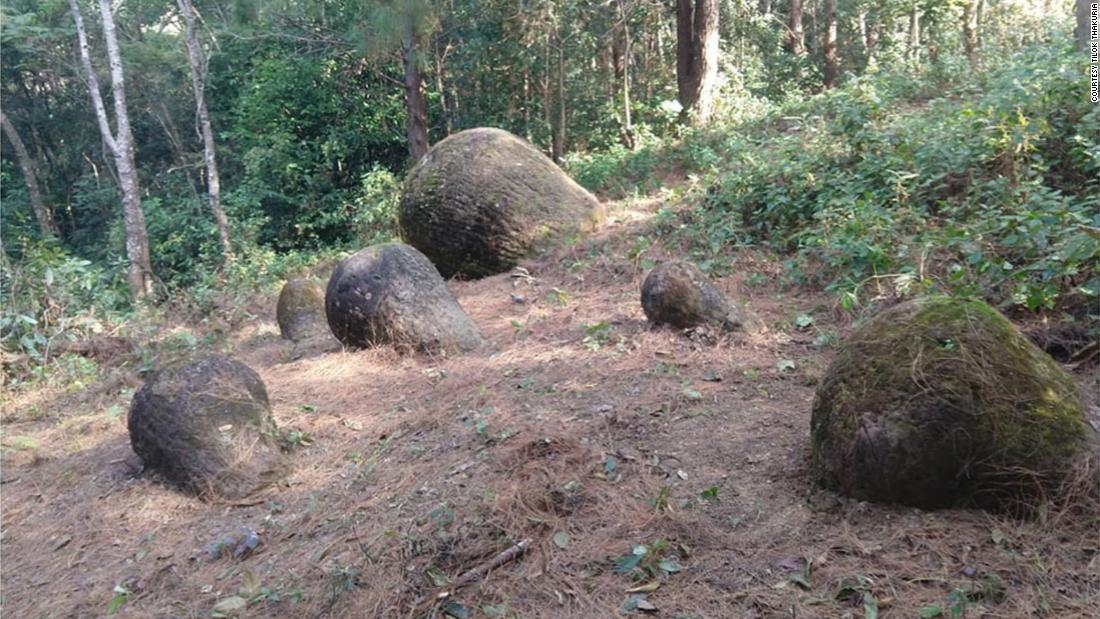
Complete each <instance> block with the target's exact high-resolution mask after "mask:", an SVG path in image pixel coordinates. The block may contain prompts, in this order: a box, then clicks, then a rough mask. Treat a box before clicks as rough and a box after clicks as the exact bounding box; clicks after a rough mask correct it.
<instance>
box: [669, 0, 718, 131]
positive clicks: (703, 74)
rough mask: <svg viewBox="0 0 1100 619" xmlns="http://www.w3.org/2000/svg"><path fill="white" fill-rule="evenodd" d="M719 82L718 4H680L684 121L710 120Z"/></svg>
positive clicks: (689, 0) (702, 0)
mask: <svg viewBox="0 0 1100 619" xmlns="http://www.w3.org/2000/svg"><path fill="white" fill-rule="evenodd" d="M717 78H718V0H677V3H676V86H677V92H678V95H679V97H678V98H679V99H680V107H681V110H682V111H681V120H682V121H683V120H687V121H689V122H691V123H692V124H695V125H701V124H703V123H706V122H707V121H708V120H710V115H711V112H712V110H713V107H714V83H715V81H717Z"/></svg>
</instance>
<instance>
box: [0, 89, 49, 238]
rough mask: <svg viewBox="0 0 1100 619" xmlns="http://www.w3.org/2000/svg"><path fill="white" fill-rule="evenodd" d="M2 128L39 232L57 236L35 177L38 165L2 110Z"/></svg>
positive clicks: (44, 235)
mask: <svg viewBox="0 0 1100 619" xmlns="http://www.w3.org/2000/svg"><path fill="white" fill-rule="evenodd" d="M0 126H2V127H3V130H4V135H6V136H8V141H9V142H11V146H12V148H14V149H15V158H16V159H18V160H19V168H20V170H22V171H23V182H24V183H26V185H27V195H28V196H29V197H30V201H31V210H33V211H34V218H35V219H36V220H38V230H39V231H40V232H41V233H42V236H43V237H48V236H55V235H57V224H55V223H54V221H53V217H52V216H51V215H50V211H49V210H48V209H47V208H46V203H45V201H44V200H42V190H41V189H39V187H38V178H37V177H36V176H35V172H36V171H37V169H38V165H37V164H36V163H35V161H34V159H33V158H32V157H31V155H30V153H28V152H27V147H26V145H24V144H23V139H22V138H21V137H19V132H18V131H16V130H15V125H12V124H11V121H10V120H8V115H7V114H5V113H4V112H3V110H0Z"/></svg>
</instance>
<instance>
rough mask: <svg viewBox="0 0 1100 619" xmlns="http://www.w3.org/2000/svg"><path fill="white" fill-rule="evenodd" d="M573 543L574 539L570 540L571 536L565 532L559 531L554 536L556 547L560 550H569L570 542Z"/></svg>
mask: <svg viewBox="0 0 1100 619" xmlns="http://www.w3.org/2000/svg"><path fill="white" fill-rule="evenodd" d="M571 541H572V538H570V537H569V534H568V533H566V532H565V531H558V532H557V533H555V534H554V545H555V546H557V547H558V548H562V549H564V548H567V547H568V546H569V542H571Z"/></svg>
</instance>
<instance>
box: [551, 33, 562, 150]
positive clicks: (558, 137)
mask: <svg viewBox="0 0 1100 619" xmlns="http://www.w3.org/2000/svg"><path fill="white" fill-rule="evenodd" d="M551 154H552V156H553V159H554V163H556V164H558V165H561V164H562V162H563V161H564V160H565V42H564V41H562V40H561V36H560V34H559V36H558V122H557V124H556V125H555V127H554V137H553V138H552V141H551Z"/></svg>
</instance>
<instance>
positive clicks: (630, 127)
mask: <svg viewBox="0 0 1100 619" xmlns="http://www.w3.org/2000/svg"><path fill="white" fill-rule="evenodd" d="M624 4H625V0H619V18H620V19H622V22H623V53H622V68H623V70H622V87H623V127H622V142H623V146H625V147H627V148H629V149H630V150H634V123H633V120H632V119H631V117H630V60H631V57H630V21H629V18H628V16H627V11H626V6H624Z"/></svg>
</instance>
